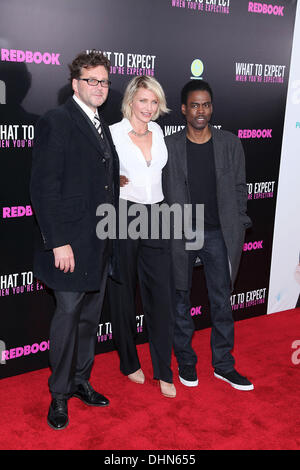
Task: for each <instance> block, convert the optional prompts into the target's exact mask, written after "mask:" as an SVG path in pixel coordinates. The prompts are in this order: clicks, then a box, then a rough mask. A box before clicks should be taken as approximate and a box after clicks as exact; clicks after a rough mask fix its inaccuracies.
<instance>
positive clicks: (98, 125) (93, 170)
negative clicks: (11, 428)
mask: <svg viewBox="0 0 300 470" xmlns="http://www.w3.org/2000/svg"><path fill="white" fill-rule="evenodd" d="M69 68H70V72H71V76H70V79H71V83H72V88H73V91H74V95H73V97H71V98H69V99H68V101H67V102H66V103H65V104H64V105H62V106H60V107H58V108H56V109H54V110H51V111H49V112H47V113H46V114H45V115H44V116H43V117H42V118H41V119H40V120H39V122H38V124H37V127H36V138H35V147H34V153H33V164H32V176H31V198H32V204H33V207H34V210H35V214H36V217H37V221H38V225H39V228H40V237H39V242H38V246H37V249H36V252H35V260H34V273H35V275H36V277H37V278H38V279H40V280H42V281H43V282H44V283H45V284H46V285H47V286H48V287H50V288H51V289H53V292H54V296H55V300H56V310H55V313H54V317H53V320H52V323H51V329H50V365H51V369H52V374H51V376H50V379H49V388H50V392H51V395H52V401H51V405H50V408H49V413H48V424H49V425H50V426H51V427H52V428H54V429H63V428H65V427H66V426H67V424H68V408H67V400H68V399H69V398H70V397H71V396H75V397H77V398H80V399H81V400H82V401H83V402H84V403H86V404H88V405H93V406H107V405H108V404H109V401H108V399H107V398H105V397H104V396H103V395H100V394H99V393H97V392H96V391H95V390H93V388H92V386H91V385H90V383H89V377H90V373H91V368H92V364H93V360H94V354H95V342H96V332H97V327H98V324H99V319H100V312H101V308H102V303H103V297H104V292H105V286H106V280H107V275H108V269H109V266H110V268H111V259H112V256H111V255H112V241H111V240H108V239H106V240H100V239H99V238H98V237H97V235H96V225H97V217H96V210H97V207H98V206H99V205H100V204H102V203H110V204H113V205H114V206H116V205H117V202H118V197H119V166H118V157H117V154H116V152H115V150H114V145H113V142H112V139H111V135H110V132H109V128H108V126H107V125H106V124H105V123H104V122H103V119H102V118H101V116H100V115H99V114H98V108H99V107H100V106H101V105H102V104H103V103H104V102H105V100H106V98H107V95H108V90H109V85H110V82H109V79H108V74H109V69H110V64H109V61H108V60H107V58H106V57H105V56H104V55H102V54H98V53H96V52H91V53H89V54H87V53H81V54H79V55H78V56H77V57H76V58H75V59H74V61H73V62H72V64H71V65H70V66H69ZM98 220H99V219H98Z"/></svg>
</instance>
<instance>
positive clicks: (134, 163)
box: [110, 118, 168, 204]
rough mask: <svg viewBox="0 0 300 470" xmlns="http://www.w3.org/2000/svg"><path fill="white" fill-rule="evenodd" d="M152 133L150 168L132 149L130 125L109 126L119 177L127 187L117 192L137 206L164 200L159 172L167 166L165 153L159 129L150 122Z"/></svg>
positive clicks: (155, 124) (138, 153)
mask: <svg viewBox="0 0 300 470" xmlns="http://www.w3.org/2000/svg"><path fill="white" fill-rule="evenodd" d="M148 129H149V131H151V132H152V147H151V156H152V160H151V164H150V166H147V162H146V160H145V157H144V155H143V153H142V151H141V150H140V149H139V147H138V146H137V145H135V144H134V143H133V142H132V140H131V138H130V137H129V135H128V133H129V132H130V131H131V130H132V126H131V124H130V121H129V120H128V119H126V118H123V119H122V121H120V122H117V123H116V124H113V125H112V126H110V132H111V135H112V138H113V141H114V144H115V147H116V150H117V152H118V155H119V160H120V174H121V175H124V176H126V177H127V178H128V179H129V183H128V184H126V185H125V186H124V187H122V188H120V197H121V198H122V199H127V200H128V201H132V202H136V203H139V204H154V203H156V202H160V201H162V200H163V199H164V195H163V191H162V178H161V176H162V169H163V167H164V166H165V164H166V163H167V159H168V151H167V147H166V144H165V141H164V135H163V132H162V130H161V128H160V126H159V125H158V124H157V123H156V122H153V121H150V122H149V124H148Z"/></svg>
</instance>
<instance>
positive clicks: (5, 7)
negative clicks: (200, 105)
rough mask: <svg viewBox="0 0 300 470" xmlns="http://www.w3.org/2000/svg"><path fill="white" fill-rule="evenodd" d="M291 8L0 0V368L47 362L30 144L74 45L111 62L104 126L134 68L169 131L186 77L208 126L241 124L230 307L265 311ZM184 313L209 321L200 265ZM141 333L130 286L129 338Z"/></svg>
mask: <svg viewBox="0 0 300 470" xmlns="http://www.w3.org/2000/svg"><path fill="white" fill-rule="evenodd" d="M296 8H297V1H296V0H285V1H283V0H279V1H276V0H266V1H257V2H249V1H248V0H198V1H187V0H151V1H150V0H126V2H125V1H122V0H111V1H110V2H107V1H106V0H86V1H85V2H84V3H83V2H82V1H81V0H72V2H70V1H68V0H52V1H51V2H48V0H27V1H26V2H22V1H21V0H2V1H1V6H0V25H1V28H0V31H1V32H0V103H1V104H0V153H1V169H0V175H1V176H0V178H1V182H0V191H1V198H0V224H1V243H0V377H2V378H3V377H8V376H11V375H16V374H20V373H23V372H27V371H31V370H35V369H39V368H43V367H47V365H48V351H49V348H50V347H51V345H50V344H49V340H48V334H49V325H50V321H51V317H52V314H53V309H54V300H53V296H52V294H51V292H50V291H49V290H48V289H47V287H46V286H45V285H43V284H42V283H41V282H40V281H39V280H38V279H36V278H35V277H34V275H33V272H32V254H33V233H34V228H35V216H34V213H33V210H32V207H31V201H30V196H29V180H30V170H31V154H32V149H33V147H34V137H35V136H34V132H35V124H36V122H37V119H38V118H39V116H41V115H42V114H44V113H45V112H46V111H47V110H49V109H50V108H53V107H56V106H58V105H59V104H62V103H63V102H64V101H65V100H66V99H67V98H68V96H69V95H70V94H71V93H72V91H71V90H70V85H69V82H68V64H69V63H71V62H72V60H73V58H74V57H75V56H76V55H77V53H79V52H80V51H83V50H91V49H96V50H99V51H102V52H104V53H105V54H106V55H107V56H108V58H109V59H110V61H111V81H112V87H111V90H110V94H109V98H108V100H107V102H106V104H105V105H104V106H103V115H104V117H105V119H106V121H107V122H108V123H109V124H112V123H115V122H117V121H119V120H120V119H121V117H122V116H121V112H120V107H121V100H122V95H123V92H124V90H125V87H126V85H127V83H128V81H129V80H130V79H132V78H133V77H134V76H136V75H142V74H145V75H151V76H154V77H155V78H156V79H157V80H159V82H160V83H161V84H162V86H163V88H164V90H165V93H166V96H167V102H168V107H169V108H170V109H171V113H169V114H168V115H167V116H164V117H163V118H161V119H160V121H159V124H160V125H161V127H162V130H163V132H164V134H165V135H169V134H171V133H174V132H178V130H180V129H181V128H182V127H183V126H184V125H185V122H184V119H183V116H182V115H181V112H180V91H181V89H182V87H183V85H184V84H185V83H186V82H187V81H189V80H190V79H194V80H202V79H205V80H207V81H208V82H209V83H210V84H211V86H212V89H213V91H214V114H213V117H212V124H213V125H214V126H216V127H219V128H221V129H226V130H229V131H231V132H233V133H234V134H236V135H238V136H239V137H240V139H241V141H242V144H243V146H244V150H245V154H246V169H247V186H248V214H249V215H250V217H251V218H252V220H253V227H252V228H251V229H250V230H249V231H248V232H247V234H246V239H245V244H244V249H243V255H242V261H241V265H240V270H239V275H238V278H237V282H236V285H235V289H234V291H233V293H232V297H231V303H232V311H233V315H234V319H235V320H243V319H247V318H250V317H254V316H259V315H264V314H266V313H267V303H268V296H269V276H270V266H271V254H272V243H273V229H274V218H275V209H276V197H277V190H278V178H279V167H280V156H281V146H282V139H283V126H284V117H285V108H286V99H287V90H288V80H289V73H290V62H291V51H292V44H293V34H294V24H295V16H296ZM298 118H299V117H298ZM299 127H300V126H299ZM295 176H296V175H295ZM298 220H299V217H298ZM297 233H299V231H298V232H297ZM298 250H299V247H298ZM297 262H298V261H297V259H296V260H295V266H296V264H297ZM190 314H191V316H192V317H193V319H194V321H195V325H196V328H197V329H202V328H206V327H209V326H210V312H209V304H208V297H207V291H206V285H205V277H204V274H203V269H202V267H201V266H198V267H196V268H195V272H194V279H193V289H192V308H191V312H190ZM97 340H98V341H97V350H96V352H97V353H103V352H107V351H110V350H113V349H114V343H113V331H112V329H111V324H110V313H109V305H108V302H107V299H106V300H105V304H104V308H103V312H102V315H101V323H100V324H99V328H98V332H97ZM145 341H147V325H146V324H145V321H144V315H143V309H142V305H141V302H140V299H139V295H137V342H139V343H142V342H145Z"/></svg>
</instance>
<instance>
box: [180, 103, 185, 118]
mask: <svg viewBox="0 0 300 470" xmlns="http://www.w3.org/2000/svg"><path fill="white" fill-rule="evenodd" d="M181 112H182V114H183V115H184V116H185V115H186V105H185V104H182V105H181Z"/></svg>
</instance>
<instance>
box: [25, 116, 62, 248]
mask: <svg viewBox="0 0 300 470" xmlns="http://www.w3.org/2000/svg"><path fill="white" fill-rule="evenodd" d="M64 121H65V120H64V119H62V117H61V116H57V115H54V114H53V113H52V114H51V112H50V113H48V114H47V115H45V117H42V118H41V119H40V121H39V122H38V124H37V126H36V131H35V143H34V150H33V160H32V171H31V182H30V194H31V200H32V205H33V208H34V211H35V214H36V217H37V221H38V224H39V227H40V230H41V234H42V238H43V241H44V248H45V249H46V250H50V249H52V248H55V247H58V246H63V245H66V244H68V243H69V241H68V239H67V237H66V235H65V234H64V230H63V225H62V224H61V194H62V181H63V173H64V160H65V147H66V145H67V142H68V135H67V132H66V122H64Z"/></svg>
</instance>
